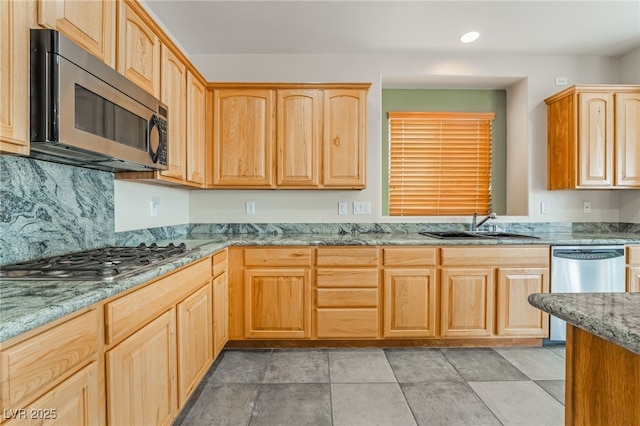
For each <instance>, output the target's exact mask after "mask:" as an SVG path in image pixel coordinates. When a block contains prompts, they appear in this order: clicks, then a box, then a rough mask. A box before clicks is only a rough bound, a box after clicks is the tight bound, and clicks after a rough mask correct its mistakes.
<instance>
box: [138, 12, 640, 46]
mask: <svg viewBox="0 0 640 426" xmlns="http://www.w3.org/2000/svg"><path fill="white" fill-rule="evenodd" d="M145 4H146V5H147V7H148V9H150V10H151V11H152V13H154V14H155V15H156V16H157V17H158V18H159V19H160V21H161V22H162V23H163V24H164V26H165V27H166V29H168V30H169V32H171V33H172V34H173V36H174V37H175V38H176V39H177V41H178V42H179V43H180V45H181V46H182V47H183V48H184V49H185V50H186V51H187V52H188V54H190V55H194V54H389V53H396V54H397V53H401V54H415V53H434V54H435V53H439V54H455V55H460V54H464V55H466V54H472V55H473V54H476V55H538V56H539V55H543V56H544V55H568V56H591V55H594V56H619V55H621V54H624V53H627V52H629V51H631V50H633V49H635V48H637V47H640V0H623V1H614V0H605V1H594V0H570V1H550V0H537V1H527V0H499V1H482V0H473V1H457V0H448V1H442V0H414V1H404V0H386V1H368V0H358V1H339V0H323V1H313V0H300V1H293V0H278V1H272V0H259V1H248V0H235V1H219V0H200V1H181V0H145ZM471 30H476V31H479V32H480V33H481V35H480V38H479V39H478V40H477V41H476V42H474V43H471V44H462V43H460V42H459V38H460V36H461V35H462V34H463V33H465V32H467V31H471Z"/></svg>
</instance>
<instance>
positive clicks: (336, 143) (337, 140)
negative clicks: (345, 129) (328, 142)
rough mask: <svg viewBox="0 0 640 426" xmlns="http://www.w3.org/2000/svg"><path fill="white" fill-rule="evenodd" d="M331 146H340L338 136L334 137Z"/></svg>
mask: <svg viewBox="0 0 640 426" xmlns="http://www.w3.org/2000/svg"><path fill="white" fill-rule="evenodd" d="M333 144H334V145H335V146H339V145H340V136H336V137H335V139H334V140H333Z"/></svg>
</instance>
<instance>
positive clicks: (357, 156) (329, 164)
mask: <svg viewBox="0 0 640 426" xmlns="http://www.w3.org/2000/svg"><path fill="white" fill-rule="evenodd" d="M366 107H367V98H366V91H363V90H356V89H330V90H325V91H324V117H323V119H324V134H323V159H322V166H323V182H322V183H323V185H324V186H329V187H348V188H364V187H365V183H366V180H365V170H366V163H365V161H366V156H365V151H366V118H367V117H366V114H367V113H366Z"/></svg>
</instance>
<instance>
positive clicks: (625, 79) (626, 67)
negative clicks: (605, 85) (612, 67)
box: [620, 47, 640, 84]
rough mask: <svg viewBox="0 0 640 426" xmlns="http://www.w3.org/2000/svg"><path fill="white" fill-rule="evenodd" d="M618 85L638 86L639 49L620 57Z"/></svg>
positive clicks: (639, 79)
mask: <svg viewBox="0 0 640 426" xmlns="http://www.w3.org/2000/svg"><path fill="white" fill-rule="evenodd" d="M620 84H640V47H639V48H637V49H635V50H632V51H631V52H629V53H627V54H626V55H624V56H621V57H620Z"/></svg>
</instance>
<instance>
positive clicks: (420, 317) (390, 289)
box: [384, 268, 436, 337]
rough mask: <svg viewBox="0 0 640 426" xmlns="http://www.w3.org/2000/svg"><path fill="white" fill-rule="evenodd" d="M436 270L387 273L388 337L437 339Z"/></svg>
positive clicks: (386, 324)
mask: <svg viewBox="0 0 640 426" xmlns="http://www.w3.org/2000/svg"><path fill="white" fill-rule="evenodd" d="M435 278H436V273H435V270H434V269H429V268H427V269H386V270H385V271H384V337H434V336H435V335H436V281H435Z"/></svg>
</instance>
